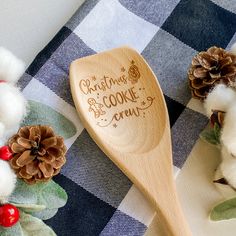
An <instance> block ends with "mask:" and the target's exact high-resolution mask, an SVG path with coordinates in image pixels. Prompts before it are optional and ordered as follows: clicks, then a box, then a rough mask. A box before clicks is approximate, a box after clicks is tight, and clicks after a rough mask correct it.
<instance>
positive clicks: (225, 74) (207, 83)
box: [188, 47, 236, 100]
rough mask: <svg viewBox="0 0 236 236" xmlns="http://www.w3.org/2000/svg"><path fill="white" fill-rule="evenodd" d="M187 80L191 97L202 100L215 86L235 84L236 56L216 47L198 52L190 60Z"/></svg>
mask: <svg viewBox="0 0 236 236" xmlns="http://www.w3.org/2000/svg"><path fill="white" fill-rule="evenodd" d="M188 79H189V86H190V89H191V93H192V96H193V97H194V98H198V99H201V100H203V99H205V98H206V96H207V94H208V92H209V91H210V90H211V89H212V88H213V87H214V85H215V84H217V83H224V84H227V85H230V84H231V83H233V82H235V79H236V55H234V54H232V53H230V52H227V51H225V50H224V49H222V48H217V47H211V48H209V49H208V50H207V51H206V52H205V51H203V52H200V53H198V54H197V55H196V56H195V57H194V58H193V60H192V64H191V66H190V69H189V71H188Z"/></svg>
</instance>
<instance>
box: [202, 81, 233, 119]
mask: <svg viewBox="0 0 236 236" xmlns="http://www.w3.org/2000/svg"><path fill="white" fill-rule="evenodd" d="M233 101H236V92H235V91H234V90H233V89H231V88H229V87H227V86H225V85H224V84H218V85H216V86H215V88H214V89H213V90H212V92H210V93H209V94H208V96H207V98H206V100H205V103H204V107H205V110H206V114H207V116H208V117H210V116H211V114H212V110H220V111H227V109H228V107H229V106H230V104H231V103H232V102H233Z"/></svg>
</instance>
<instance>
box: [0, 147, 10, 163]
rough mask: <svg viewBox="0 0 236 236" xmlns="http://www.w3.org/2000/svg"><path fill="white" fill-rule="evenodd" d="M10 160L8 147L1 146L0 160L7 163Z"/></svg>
mask: <svg viewBox="0 0 236 236" xmlns="http://www.w3.org/2000/svg"><path fill="white" fill-rule="evenodd" d="M11 158H12V152H11V150H10V148H9V146H2V147H1V148H0V159H2V160H4V161H9V160H10V159H11Z"/></svg>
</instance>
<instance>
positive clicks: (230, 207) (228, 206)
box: [210, 198, 236, 221]
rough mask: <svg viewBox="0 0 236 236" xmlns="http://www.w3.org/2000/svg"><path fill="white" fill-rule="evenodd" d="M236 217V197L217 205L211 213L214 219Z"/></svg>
mask: <svg viewBox="0 0 236 236" xmlns="http://www.w3.org/2000/svg"><path fill="white" fill-rule="evenodd" d="M233 218H236V198H231V199H229V200H226V201H224V202H221V203H220V204H218V205H217V206H215V207H214V208H213V209H212V210H211V213H210V219H211V220H213V221H220V220H228V219H233Z"/></svg>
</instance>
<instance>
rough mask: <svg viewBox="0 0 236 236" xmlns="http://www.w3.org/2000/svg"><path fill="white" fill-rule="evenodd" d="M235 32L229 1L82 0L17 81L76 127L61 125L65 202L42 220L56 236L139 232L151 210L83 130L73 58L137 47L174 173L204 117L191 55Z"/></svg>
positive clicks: (235, 14)
mask: <svg viewBox="0 0 236 236" xmlns="http://www.w3.org/2000/svg"><path fill="white" fill-rule="evenodd" d="M235 32H236V4H235V3H234V4H233V0H232V1H220V0H212V1H210V0H198V1H196V0H158V1H157V0H150V1H146V0H112V1H110V0H100V1H98V0H87V1H85V2H84V4H83V5H82V6H81V7H80V8H79V9H78V11H77V12H76V13H75V14H74V16H73V17H72V18H71V19H70V20H69V22H68V23H67V24H66V25H65V26H63V27H62V28H61V30H60V31H59V32H58V33H57V34H56V36H55V37H54V38H53V39H52V40H51V42H49V44H48V45H47V46H46V47H45V48H44V49H43V50H42V51H41V52H40V53H39V54H38V55H37V56H36V58H35V60H34V61H33V62H32V64H31V65H30V66H29V68H28V69H27V70H26V72H25V74H24V76H23V77H22V78H21V80H20V82H19V86H20V87H21V88H22V90H23V93H24V95H25V96H26V98H27V99H29V100H32V101H34V104H39V103H40V104H41V106H46V107H47V108H48V107H49V108H50V109H53V110H54V111H56V112H57V113H59V114H60V115H61V116H59V118H58V119H56V120H55V122H57V124H55V126H56V125H58V122H59V123H60V122H61V120H60V119H62V118H60V117H63V119H66V120H67V121H68V122H70V126H73V127H74V128H73V132H72V131H71V132H69V133H68V130H66V129H68V127H67V126H66V125H65V126H62V127H61V128H60V129H62V130H63V129H65V130H64V131H65V132H64V133H65V141H66V145H67V147H68V153H67V163H66V165H65V166H64V167H63V169H62V171H61V173H60V174H59V175H58V176H57V177H55V178H54V180H55V181H56V182H58V183H59V184H60V185H61V186H62V187H63V188H64V189H65V190H66V191H67V193H68V196H69V199H68V203H67V205H66V206H65V207H64V208H62V209H60V210H59V211H58V213H57V214H56V216H55V217H53V218H52V219H50V220H47V221H46V223H47V224H48V225H50V226H51V227H52V228H53V229H54V231H55V232H56V233H57V234H58V235H62V236H65V235H70V236H79V235H86V236H89V235H91V236H95V235H135V236H138V235H143V234H144V233H145V231H146V229H147V227H148V225H149V224H150V223H151V221H152V219H153V217H154V211H153V209H152V208H151V207H150V205H149V204H148V202H147V201H146V200H145V198H144V197H143V196H142V194H141V193H140V192H139V191H138V190H137V189H136V187H135V186H133V184H132V183H131V182H130V181H129V179H127V177H126V176H124V174H123V173H122V172H121V171H120V170H119V169H118V168H117V167H116V166H115V165H114V164H113V163H112V162H111V161H110V160H109V159H108V158H107V157H106V156H105V155H104V153H103V152H102V151H101V150H100V149H99V148H98V147H97V145H96V144H95V143H94V141H93V140H92V139H91V138H90V136H89V135H88V133H87V132H86V130H84V128H83V125H82V124H81V122H80V120H79V118H78V116H77V112H76V110H75V107H74V104H73V100H72V97H71V94H70V87H69V80H68V70H69V65H70V63H71V62H72V61H73V60H75V59H77V58H81V57H84V56H88V55H91V54H95V53H98V52H101V51H104V50H107V49H111V48H114V47H119V46H121V45H128V46H131V47H133V48H135V49H136V50H137V51H138V52H139V53H141V54H142V56H143V57H144V58H145V59H146V60H147V62H148V63H149V65H150V66H151V68H152V69H153V71H154V72H155V73H156V76H157V78H158V80H159V83H160V85H161V88H162V90H163V93H164V95H165V99H166V103H167V106H168V111H169V116H170V123H171V127H172V128H171V131H172V143H173V162H174V170H175V171H176V173H177V172H179V171H181V168H182V166H183V164H184V163H185V161H186V159H187V158H188V155H189V153H190V152H191V150H192V148H193V145H194V144H195V142H196V140H197V139H198V136H199V133H200V132H201V130H202V129H203V128H204V127H205V126H206V124H207V121H208V120H207V118H206V117H205V116H204V115H203V114H202V113H201V109H199V106H198V104H197V103H196V101H194V100H193V99H191V95H190V91H189V89H188V82H187V76H186V73H187V70H188V67H189V64H190V62H191V59H192V57H193V56H194V55H195V54H197V53H198V52H199V51H202V50H206V49H207V48H209V47H210V46H212V45H216V46H219V47H223V48H226V47H230V45H231V44H232V43H233V41H236V34H235ZM35 119H36V120H37V116H35ZM45 119H47V115H45V117H44V120H45ZM44 120H43V121H44ZM43 121H42V122H43ZM35 122H36V121H35ZM37 122H40V120H37ZM63 124H64V123H63ZM70 130H71V129H70Z"/></svg>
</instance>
